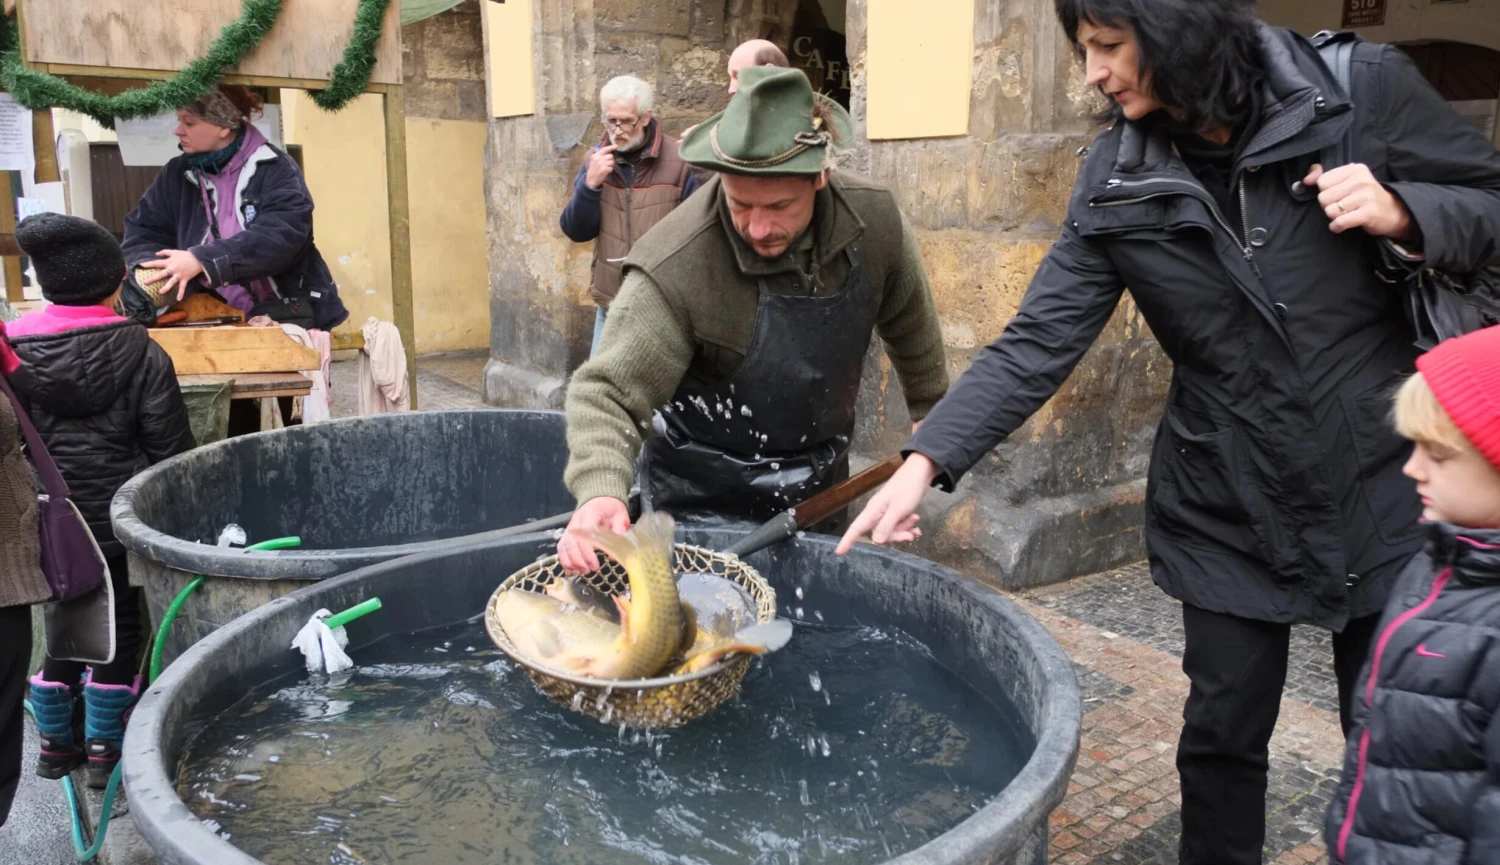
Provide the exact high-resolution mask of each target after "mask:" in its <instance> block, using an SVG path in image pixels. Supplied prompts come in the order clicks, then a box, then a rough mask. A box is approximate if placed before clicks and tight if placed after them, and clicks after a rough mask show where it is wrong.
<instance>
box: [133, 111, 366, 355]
mask: <svg viewBox="0 0 1500 865" xmlns="http://www.w3.org/2000/svg"><path fill="white" fill-rule="evenodd" d="M260 108H261V102H260V99H259V97H257V96H255V94H253V93H251V92H250V91H249V90H248V89H246V88H244V87H239V86H232V85H224V86H222V87H219V88H216V89H214V90H211V91H209V93H208V94H207V95H205V96H204V97H203V98H202V99H200V100H199V101H197V102H194V103H193V104H191V105H189V106H188V107H187V108H185V109H183V110H182V111H179V112H177V119H178V124H177V139H178V142H179V144H180V146H181V148H182V151H183V153H182V155H181V156H178V157H177V158H175V159H173V160H172V161H170V162H168V163H167V164H166V165H165V166H163V167H162V170H161V173H160V174H158V175H157V177H156V181H155V182H154V183H152V184H151V188H150V189H148V190H146V194H145V195H143V196H141V200H140V203H139V204H138V205H136V209H135V210H133V211H131V213H130V215H128V216H126V217H125V243H124V247H125V260H126V261H127V262H128V263H129V264H130V268H131V271H132V273H133V272H134V271H135V268H137V267H146V268H156V269H159V270H163V271H165V272H166V275H164V276H162V277H161V278H160V281H159V282H158V281H152V285H151V288H152V289H153V290H154V291H156V292H158V293H161V294H163V295H164V296H173V295H175V296H176V297H177V299H179V300H180V299H182V297H183V296H184V295H185V294H186V292H187V291H188V289H189V288H190V287H196V288H197V290H200V291H210V290H211V291H214V292H216V293H217V294H218V295H219V296H220V297H221V298H223V300H224V301H225V302H226V303H228V304H229V305H230V306H233V307H235V308H236V309H239V310H240V311H242V312H244V313H246V314H247V315H251V316H254V315H266V316H269V317H270V318H273V319H275V320H277V321H285V322H289V323H292V324H299V325H302V326H304V327H307V328H314V327H315V328H318V329H320V330H331V329H332V328H334V327H337V326H338V325H339V324H342V323H343V322H344V320H345V319H347V318H348V317H349V312H348V311H347V310H346V309H345V308H344V304H343V302H342V301H340V300H339V296H338V288H337V287H336V286H335V285H334V282H333V277H332V275H331V274H330V273H329V272H328V265H327V264H326V263H325V262H324V261H323V256H322V255H321V254H319V253H318V248H317V247H316V246H315V245H314V244H313V201H312V196H311V195H310V194H309V193H308V191H307V185H306V184H305V183H303V182H302V172H301V171H299V170H298V168H297V163H295V162H293V161H292V158H291V157H290V156H287V155H286V154H285V153H284V152H282V151H281V150H280V149H278V148H276V147H275V146H273V145H271V144H270V143H268V142H267V141H266V139H265V136H263V135H262V134H261V133H260V131H259V130H258V129H256V128H255V127H254V126H253V125H251V123H250V120H251V117H252V116H253V115H254V114H255V113H256V112H258V111H259V110H260Z"/></svg>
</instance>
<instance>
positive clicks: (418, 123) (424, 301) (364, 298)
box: [282, 90, 490, 353]
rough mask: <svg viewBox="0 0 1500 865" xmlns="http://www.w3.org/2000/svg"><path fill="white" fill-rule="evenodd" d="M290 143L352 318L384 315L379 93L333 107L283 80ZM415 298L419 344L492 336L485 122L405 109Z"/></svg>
mask: <svg viewBox="0 0 1500 865" xmlns="http://www.w3.org/2000/svg"><path fill="white" fill-rule="evenodd" d="M282 106H283V107H282V111H283V128H284V130H285V135H286V139H287V141H288V143H293V144H300V145H301V146H302V161H303V165H304V166H305V168H306V171H307V185H308V189H309V190H310V191H311V192H312V196H313V202H314V205H315V209H314V211H313V233H314V236H315V237H316V239H317V243H318V249H319V250H320V251H321V252H322V253H323V257H324V258H325V259H326V260H327V261H328V267H329V269H330V270H332V271H333V278H334V280H335V281H337V282H338V285H339V293H340V296H341V297H342V298H343V299H344V304H345V305H346V306H347V307H349V322H348V323H347V324H345V325H344V326H343V327H341V328H340V330H349V329H357V328H358V327H359V326H360V325H362V324H363V323H364V321H365V319H366V318H368V317H369V316H372V315H373V316H375V317H376V318H379V319H382V320H385V321H390V320H391V317H392V308H391V264H390V259H391V244H390V225H389V214H390V206H389V204H388V202H387V198H386V178H385V126H384V124H385V120H384V115H383V113H382V110H381V97H380V96H378V95H374V94H366V95H364V96H360V97H359V98H357V99H356V100H354V101H353V102H352V103H350V104H349V106H348V107H346V108H345V109H344V110H342V111H340V112H338V113H336V114H329V113H327V112H325V111H322V110H321V109H319V108H317V107H316V106H314V105H313V104H312V102H311V100H309V99H308V98H307V95H306V94H304V93H302V92H301V91H292V90H286V91H282ZM406 134H407V140H406V152H407V184H408V185H407V189H408V195H409V196H410V200H411V242H412V280H413V289H412V294H413V303H414V305H415V319H416V331H417V333H416V350H417V352H418V353H430V352H439V351H459V350H463V349H478V348H485V347H487V346H488V345H489V341H490V309H489V271H488V264H487V258H486V252H485V225H486V223H485V218H486V217H485V206H484V144H485V135H486V134H487V126H486V124H484V123H482V122H472V121H448V120H425V119H408V120H407V124H406Z"/></svg>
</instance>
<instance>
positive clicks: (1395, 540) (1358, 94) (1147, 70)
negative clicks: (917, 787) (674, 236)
mask: <svg viewBox="0 0 1500 865" xmlns="http://www.w3.org/2000/svg"><path fill="white" fill-rule="evenodd" d="M1057 11H1058V16H1059V18H1060V19H1061V22H1062V24H1063V28H1064V30H1065V31H1066V32H1067V34H1068V37H1069V38H1070V39H1071V40H1072V42H1073V44H1074V46H1075V47H1076V48H1077V50H1078V52H1079V54H1080V55H1081V56H1082V57H1083V59H1084V61H1085V64H1086V66H1087V71H1088V81H1089V83H1090V84H1091V85H1093V86H1095V87H1098V88H1099V89H1100V91H1102V92H1103V93H1104V94H1105V95H1106V96H1107V97H1108V98H1109V99H1110V102H1111V109H1110V110H1111V114H1112V115H1113V117H1114V123H1113V125H1112V126H1111V127H1110V128H1109V129H1107V130H1105V131H1104V132H1102V133H1101V134H1100V135H1099V137H1098V138H1097V139H1096V140H1095V141H1094V143H1093V145H1091V146H1090V147H1089V148H1088V150H1087V156H1086V158H1085V160H1084V163H1083V165H1082V168H1081V170H1080V172H1079V176H1078V181H1077V184H1076V186H1075V187H1074V191H1073V197H1072V200H1071V202H1070V205H1069V209H1068V215H1067V221H1066V223H1065V224H1064V226H1063V230H1062V234H1061V236H1060V237H1059V238H1058V241H1057V243H1056V244H1055V245H1054V246H1053V247H1052V249H1051V251H1050V252H1049V253H1048V255H1047V257H1046V258H1045V259H1044V260H1043V262H1042V264H1041V267H1040V268H1039V269H1038V271H1037V273H1036V276H1035V277H1034V279H1033V281H1032V284H1031V287H1030V289H1029V290H1028V292H1027V294H1026V297H1025V299H1024V300H1023V302H1022V304H1021V309H1020V311H1019V312H1018V314H1017V315H1016V317H1015V318H1014V319H1012V320H1011V322H1010V323H1009V324H1008V325H1007V326H1006V328H1005V332H1004V333H1002V334H1001V336H1000V338H999V339H997V340H996V341H995V342H994V343H992V344H991V345H989V346H987V347H986V348H985V349H984V350H983V351H982V352H981V353H980V355H979V357H978V358H977V359H976V360H975V362H974V365H973V367H972V368H970V369H969V371H968V372H967V373H965V374H964V376H963V377H962V378H960V379H959V380H958V382H957V383H956V384H955V385H954V386H953V388H952V389H951V390H949V392H948V395H947V396H946V397H945V398H944V399H943V400H942V401H941V402H940V403H938V405H937V407H936V408H935V409H934V410H933V412H932V413H931V414H930V415H929V416H928V417H927V418H926V420H925V421H924V422H923V424H922V427H921V429H920V430H919V431H918V432H917V434H916V435H915V436H914V437H913V438H912V440H911V441H910V442H909V443H908V445H907V447H906V452H907V454H908V458H907V460H906V464H905V465H904V466H903V467H902V468H901V470H900V471H899V472H898V473H897V475H896V476H895V477H894V478H893V479H892V480H891V481H890V483H888V484H887V485H886V486H885V488H883V489H882V490H881V492H880V493H878V494H877V495H876V496H875V497H874V498H873V499H872V501H871V502H870V504H869V506H868V507H867V508H866V509H865V511H864V512H863V513H862V514H860V516H859V518H858V519H857V520H856V521H855V522H854V523H853V524H852V526H851V528H850V530H849V532H848V533H847V534H846V535H845V537H844V540H843V542H842V544H841V547H840V548H841V549H842V550H847V549H848V547H849V546H850V545H851V544H852V543H853V542H854V540H855V539H857V538H858V537H860V536H862V535H863V534H865V533H867V532H870V533H872V537H873V539H874V540H875V541H876V542H879V543H884V542H886V541H903V540H909V539H910V538H911V537H912V536H913V535H914V534H915V531H916V513H915V511H916V508H917V505H918V504H919V503H920V501H921V499H922V497H923V495H924V494H925V493H926V490H927V488H928V487H929V486H931V485H933V484H937V485H938V486H941V487H942V488H943V489H946V490H952V489H953V486H954V484H956V483H957V482H958V480H959V478H960V477H962V475H963V474H964V472H965V471H967V470H968V469H969V468H970V467H971V466H973V465H974V464H975V463H976V462H978V460H979V459H981V458H982V457H983V456H984V455H985V454H986V453H987V452H988V451H989V450H990V449H991V448H993V447H994V446H995V445H996V444H997V443H998V442H999V441H1000V440H1002V439H1003V438H1005V437H1006V436H1007V435H1009V434H1010V433H1011V432H1012V431H1014V430H1015V429H1016V428H1017V427H1019V426H1020V425H1021V424H1022V423H1023V422H1024V421H1025V420H1026V418H1028V417H1029V416H1030V415H1031V414H1032V413H1033V412H1035V411H1036V410H1037V409H1038V408H1040V407H1041V405H1042V404H1043V403H1044V402H1045V401H1046V400H1047V399H1048V398H1050V397H1051V396H1052V394H1053V393H1054V392H1055V391H1056V390H1057V388H1058V387H1059V386H1060V385H1061V383H1062V381H1063V380H1064V379H1065V378H1066V377H1067V375H1068V373H1069V372H1070V371H1071V370H1072V368H1073V366H1074V365H1075V364H1076V363H1077V362H1078V360H1079V358H1080V357H1082V356H1083V354H1084V352H1085V351H1086V350H1087V349H1088V347H1089V346H1090V345H1091V344H1092V343H1093V341H1094V339H1095V337H1096V336H1097V335H1098V334H1099V332H1100V330H1101V329H1102V328H1103V327H1104V324H1105V323H1106V322H1107V321H1108V319H1109V317H1110V315H1111V314H1112V313H1113V311H1114V309H1115V306H1116V304H1117V303H1118V301H1119V299H1120V295H1121V293H1122V292H1123V291H1124V290H1125V288H1126V287H1127V286H1128V287H1129V289H1130V292H1131V295H1132V297H1133V298H1134V300H1135V303H1136V305H1137V306H1138V307H1139V308H1140V310H1141V313H1142V314H1143V315H1144V316H1145V318H1146V321H1147V322H1148V323H1149V324H1150V326H1151V330H1152V332H1153V333H1154V334H1155V336H1156V338H1157V340H1158V341H1159V342H1160V343H1161V346H1162V348H1163V349H1164V350H1165V352H1166V353H1167V355H1168V356H1169V357H1170V358H1171V359H1172V362H1173V374H1172V385H1171V390H1170V393H1169V395H1168V400H1167V409H1166V413H1165V416H1164V417H1163V419H1162V422H1161V426H1160V428H1159V430H1158V433H1157V438H1156V443H1155V447H1154V449H1153V453H1152V460H1151V470H1150V475H1149V478H1148V491H1147V500H1146V546H1147V550H1148V553H1149V555H1150V559H1151V570H1152V575H1153V578H1154V579H1155V580H1156V582H1157V584H1158V585H1160V586H1161V587H1162V589H1163V590H1165V591H1166V592H1167V593H1168V594H1170V595H1172V596H1173V597H1175V598H1178V599H1180V600H1181V601H1182V602H1183V622H1184V627H1185V630H1186V647H1185V651H1184V654H1183V668H1184V671H1185V672H1186V673H1187V675H1188V678H1189V679H1190V680H1191V683H1192V690H1191V693H1190V695H1189V697H1188V701H1187V706H1186V709H1185V712H1184V720H1185V724H1184V728H1183V732H1182V737H1181V740H1180V742H1179V746H1178V753H1177V765H1178V770H1179V774H1180V776H1181V781H1182V822H1183V834H1182V841H1181V861H1182V862H1183V863H1185V865H1191V863H1213V865H1226V863H1258V862H1260V861H1261V846H1262V842H1263V840H1264V834H1265V821H1264V814H1265V789H1266V768H1267V762H1268V751H1267V746H1268V743H1269V740H1270V736H1271V733H1272V730H1273V729H1274V727H1275V723H1276V716H1277V710H1278V708H1279V703H1280V698H1281V691H1282V686H1283V684H1284V682H1285V678H1286V665H1287V645H1288V643H1287V641H1288V635H1289V628H1290V625H1292V624H1294V623H1306V624H1314V625H1319V626H1322V627H1326V628H1329V629H1330V630H1332V631H1334V638H1333V645H1334V665H1335V670H1336V672H1337V675H1338V681H1339V702H1340V715H1341V719H1342V720H1343V721H1344V724H1345V729H1346V730H1347V729H1348V719H1349V715H1348V708H1349V702H1350V700H1349V698H1350V692H1351V687H1352V682H1353V680H1354V678H1355V675H1356V673H1357V671H1358V669H1359V666H1360V664H1361V663H1362V662H1363V661H1364V658H1365V655H1366V652H1367V649H1368V644H1369V639H1370V633H1371V631H1372V629H1373V628H1374V625H1375V620H1376V617H1377V614H1378V613H1379V611H1380V609H1381V606H1382V604H1383V603H1384V601H1385V598H1386V595H1387V593H1388V591H1389V588H1390V585H1391V583H1392V581H1393V580H1394V579H1395V577H1396V575H1397V574H1398V573H1399V572H1400V570H1401V568H1402V567H1403V565H1405V563H1406V562H1407V561H1408V560H1409V559H1410V558H1411V556H1412V554H1413V553H1415V552H1416V550H1417V549H1418V547H1419V546H1420V545H1421V529H1420V528H1419V527H1418V525H1417V522H1416V518H1417V515H1418V513H1419V511H1420V506H1419V504H1418V500H1417V497H1416V496H1415V495H1414V494H1413V492H1412V483H1411V482H1410V481H1409V480H1408V479H1406V478H1404V477H1402V475H1401V466H1402V463H1403V462H1404V461H1405V459H1406V456H1407V454H1408V453H1409V451H1410V447H1409V445H1408V444H1407V443H1406V442H1404V441H1402V440H1401V439H1400V438H1399V437H1398V436H1396V435H1395V434H1394V432H1393V431H1392V430H1390V429H1388V427H1387V425H1386V424H1385V423H1384V418H1385V415H1386V412H1387V406H1388V402H1387V397H1388V395H1389V394H1390V393H1391V392H1392V391H1393V390H1394V388H1395V386H1396V385H1397V384H1398V383H1399V382H1400V380H1401V378H1402V376H1405V375H1408V374H1410V373H1411V371H1412V369H1413V360H1414V358H1415V357H1416V354H1417V349H1416V348H1415V346H1414V345H1413V342H1414V333H1413V331H1412V329H1411V327H1410V325H1409V324H1408V323H1407V321H1406V320H1405V319H1404V317H1403V314H1402V311H1401V306H1400V297H1399V293H1398V292H1399V290H1398V289H1397V288H1394V287H1393V286H1392V284H1391V282H1390V280H1393V279H1396V278H1398V277H1399V276H1401V275H1403V274H1404V273H1406V272H1408V271H1410V270H1415V269H1417V268H1421V267H1433V268H1437V269H1441V270H1446V271H1454V272H1460V273H1467V272H1472V271H1475V270H1477V269H1479V268H1481V267H1483V266H1485V265H1487V264H1489V263H1491V262H1495V261H1496V260H1497V259H1500V154H1497V153H1496V151H1495V148H1494V146H1493V145H1492V144H1491V143H1490V142H1488V141H1487V140H1485V139H1484V138H1483V137H1482V136H1481V135H1480V134H1479V133H1478V132H1477V131H1475V130H1474V128H1473V127H1472V126H1470V125H1469V124H1467V123H1466V122H1464V121H1463V120H1462V118H1460V117H1458V116H1457V115H1456V114H1455V113H1454V112H1453V111H1451V110H1450V109H1449V108H1448V107H1447V105H1446V104H1445V103H1444V102H1443V100H1442V99H1441V97H1440V96H1439V95H1438V94H1437V93H1436V92H1435V91H1433V89H1432V88H1431V87H1430V86H1428V84H1427V83H1426V82H1425V81H1424V80H1423V79H1422V76H1421V75H1420V74H1419V73H1418V71H1417V69H1416V68H1415V67H1414V66H1413V65H1412V64H1411V62H1410V61H1409V60H1407V58H1406V57H1405V56H1404V55H1403V54H1402V53H1401V52H1400V51H1398V50H1396V49H1394V48H1390V47H1385V46H1378V45H1371V44H1365V43H1360V44H1358V45H1357V46H1356V49H1355V51H1354V57H1353V64H1352V74H1351V87H1350V88H1349V89H1350V90H1351V91H1352V92H1348V93H1346V92H1344V89H1343V88H1342V87H1340V86H1339V84H1338V82H1337V78H1336V76H1335V74H1334V72H1333V71H1331V70H1330V69H1329V68H1328V67H1327V66H1326V65H1325V64H1324V63H1323V62H1322V60H1321V59H1320V57H1319V54H1318V51H1317V50H1316V48H1315V47H1314V46H1313V45H1312V44H1311V43H1310V42H1309V41H1308V40H1306V39H1304V38H1302V37H1300V36H1298V35H1297V34H1295V33H1292V32H1290V31H1286V30H1282V29H1277V28H1272V27H1268V26H1266V25H1264V24H1262V23H1261V22H1259V21H1258V20H1256V18H1255V17H1254V13H1253V12H1252V10H1251V4H1250V3H1249V2H1248V0H1057ZM1346 136H1349V138H1348V139H1346ZM1350 139H1352V141H1353V143H1354V146H1353V154H1352V156H1353V159H1352V160H1351V161H1350V164H1347V165H1343V166H1339V167H1336V168H1333V167H1331V168H1330V170H1328V171H1326V172H1325V171H1323V170H1322V168H1321V166H1320V164H1319V163H1320V160H1321V159H1322V155H1321V154H1322V153H1323V152H1325V150H1327V149H1329V148H1333V147H1334V146H1336V145H1338V144H1339V142H1341V141H1345V140H1350Z"/></svg>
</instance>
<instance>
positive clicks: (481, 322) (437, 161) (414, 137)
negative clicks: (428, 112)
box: [406, 118, 490, 354]
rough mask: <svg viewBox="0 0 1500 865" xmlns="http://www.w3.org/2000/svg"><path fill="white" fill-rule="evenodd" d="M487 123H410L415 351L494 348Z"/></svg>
mask: <svg viewBox="0 0 1500 865" xmlns="http://www.w3.org/2000/svg"><path fill="white" fill-rule="evenodd" d="M488 134H489V124H487V123H484V122H480V121H472V120H426V119H422V118H410V119H408V120H407V122H406V152H407V160H406V163H407V167H406V176H407V180H408V183H409V184H410V189H411V265H412V283H413V285H412V296H413V298H412V299H413V303H414V304H415V306H416V328H417V352H418V353H420V354H425V353H428V352H438V351H460V350H463V349H477V348H488V347H489V344H490V270H489V256H488V253H487V252H486V241H485V234H486V221H485V219H486V217H485V210H484V144H485V137H486V136H487V135H488Z"/></svg>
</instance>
